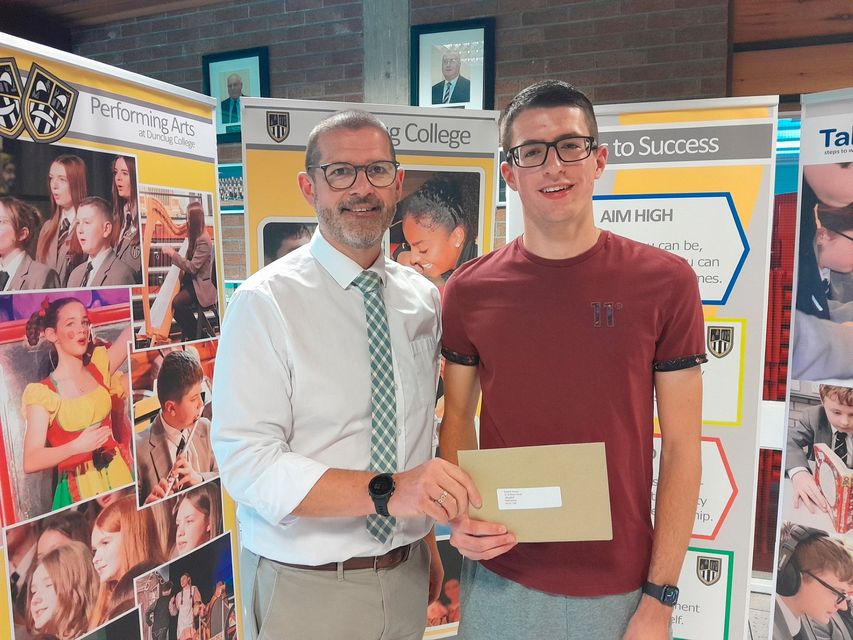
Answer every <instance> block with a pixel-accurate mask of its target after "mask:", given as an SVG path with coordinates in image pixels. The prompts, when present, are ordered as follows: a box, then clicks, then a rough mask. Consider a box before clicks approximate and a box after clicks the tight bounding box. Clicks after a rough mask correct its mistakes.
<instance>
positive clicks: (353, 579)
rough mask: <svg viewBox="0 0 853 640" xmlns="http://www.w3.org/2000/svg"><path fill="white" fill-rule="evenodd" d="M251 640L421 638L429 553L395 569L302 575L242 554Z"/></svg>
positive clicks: (421, 550)
mask: <svg viewBox="0 0 853 640" xmlns="http://www.w3.org/2000/svg"><path fill="white" fill-rule="evenodd" d="M240 584H241V591H242V596H243V597H242V599H241V600H242V604H243V637H244V639H245V640H338V639H340V640H421V638H423V635H424V629H425V627H426V608H427V599H428V597H429V595H428V590H429V550H428V548H427V546H426V544H425V543H424V542H423V541H421V542H418V543H415V545H414V546H413V548H412V551H411V553H410V554H409V559H408V560H407V561H406V562H404V563H402V564H400V565H398V566H396V567H394V568H393V569H380V570H379V571H374V570H373V569H359V570H355V571H342V570H338V571H313V570H310V569H294V568H292V567H286V566H283V565H281V564H278V563H276V562H274V561H272V560H267V559H266V558H261V557H259V556H257V555H255V554H254V553H252V552H251V551H249V550H248V549H241V551H240Z"/></svg>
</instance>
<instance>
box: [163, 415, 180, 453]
mask: <svg viewBox="0 0 853 640" xmlns="http://www.w3.org/2000/svg"><path fill="white" fill-rule="evenodd" d="M160 422H162V423H163V430H164V431H165V432H166V438H167V439H168V440H169V442H171V443H172V444H173V445H175V446H176V447H177V446H178V445H179V444H180V442H181V438H183V437H184V432H183V431H181V430H180V429H175V427H173V426H172V425H170V424H169V423H168V422H166V418H165V417H164V416H163V412H162V411H161V412H160Z"/></svg>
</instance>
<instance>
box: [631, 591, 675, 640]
mask: <svg viewBox="0 0 853 640" xmlns="http://www.w3.org/2000/svg"><path fill="white" fill-rule="evenodd" d="M670 620H672V607H667V606H666V605H664V604H662V603H661V602H659V601H657V600H655V599H654V598H651V597H649V596H642V597H641V598H640V604H639V606H638V607H637V610H636V611H635V612H634V615H633V616H631V620H630V622H628V628H627V629H626V630H625V636H624V638H623V640H668V639H669V623H670Z"/></svg>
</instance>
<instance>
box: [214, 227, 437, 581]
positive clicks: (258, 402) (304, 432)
mask: <svg viewBox="0 0 853 640" xmlns="http://www.w3.org/2000/svg"><path fill="white" fill-rule="evenodd" d="M371 270H372V271H375V272H376V273H378V274H379V276H380V277H381V279H382V282H383V296H384V299H385V306H386V309H387V313H388V326H389V332H390V336H391V345H392V351H393V361H394V380H395V383H396V389H397V469H398V470H399V471H404V470H407V469H411V468H413V467H415V466H417V465H419V464H422V463H423V462H426V461H427V460H430V459H431V458H432V457H433V455H434V451H435V442H436V434H435V421H434V417H433V416H434V407H435V391H436V384H437V381H438V352H439V339H440V332H441V330H440V324H439V304H440V299H439V293H438V290H437V289H436V288H435V287H434V286H433V285H432V284H431V283H430V282H429V281H428V280H427V279H426V278H424V277H423V276H422V275H420V274H418V273H417V272H416V271H414V270H413V269H410V268H408V267H405V266H402V265H398V264H397V263H395V262H392V261H390V260H388V259H387V258H385V256H384V255H380V257H379V258H378V259H377V261H376V263H375V264H374V265H373V266H371ZM361 271H362V268H361V267H360V266H359V265H358V264H356V263H355V262H353V261H352V260H350V259H349V258H348V257H346V256H344V255H343V254H341V253H340V252H338V251H337V250H336V249H334V248H333V247H332V246H331V245H330V244H329V243H328V242H326V240H325V239H324V238H323V236H322V235H321V234H320V232H319V231H317V232H315V234H314V236H313V238H312V239H311V242H310V243H309V244H308V245H305V246H303V247H300V248H299V249H297V250H295V251H292V252H291V253H289V254H288V255H287V256H285V257H284V258H282V259H280V260H277V261H275V262H274V263H272V264H270V265H269V266H267V267H265V268H264V269H262V270H260V271H259V272H257V273H256V274H254V275H253V276H251V277H250V278H249V279H248V280H246V282H244V283H243V284H242V285H241V286H240V288H239V289H238V290H237V291H236V292H235V294H234V296H233V297H232V299H231V302H230V303H229V304H228V311H227V313H226V315H225V319H224V322H223V325H222V335H221V337H220V340H219V349H218V351H217V357H216V376H215V377H214V393H213V416H214V418H213V427H212V441H213V449H214V453H215V454H216V458H217V461H218V464H219V470H220V474H221V477H222V481H223V483H224V486H225V488H226V489H227V490H228V493H230V494H231V496H232V497H233V498H234V499H235V500H236V501H237V503H238V507H237V518H238V521H239V524H240V533H241V541H242V544H243V545H245V546H246V548H248V549H249V550H250V551H252V552H254V553H256V554H258V555H261V556H264V557H266V558H270V559H272V560H278V561H281V562H291V563H298V564H310V565H317V564H325V563H327V562H340V561H343V560H346V559H347V558H351V557H356V556H372V555H378V554H382V553H385V552H386V551H389V550H390V549H393V548H395V547H399V546H401V545H404V544H408V543H410V542H414V541H416V540H418V539H420V538H423V537H424V536H425V535H426V533H427V532H428V531H429V529H430V527H431V526H432V520H431V519H429V518H427V517H418V518H408V519H401V518H398V519H397V525H396V527H395V529H394V532H393V534H392V535H391V537H390V538H389V539H388V541H387V542H386V543H385V544H382V543H380V542H377V541H376V539H375V538H374V537H373V536H372V535H371V534H370V533H369V532H368V531H367V528H366V518H365V517H357V518H307V517H297V516H293V515H292V514H291V512H292V511H293V510H294V508H296V507H297V506H298V505H299V503H300V502H301V501H302V500H303V498H305V496H306V495H307V494H308V492H309V491H310V490H311V488H312V487H313V486H314V484H315V483H316V482H317V480H319V478H320V477H321V476H322V475H323V473H325V471H326V470H327V469H329V468H339V469H354V470H367V469H368V467H369V462H370V436H371V428H372V425H371V409H370V356H369V354H368V349H367V322H366V319H365V311H364V299H363V297H362V294H361V292H360V291H359V290H358V289H357V288H355V287H354V286H350V284H351V283H352V281H353V280H354V279H355V278H356V276H358V275H359V274H360V273H361ZM364 490H365V492H366V491H367V486H366V483H365V487H364Z"/></svg>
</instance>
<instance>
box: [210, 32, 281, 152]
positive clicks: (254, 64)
mask: <svg viewBox="0 0 853 640" xmlns="http://www.w3.org/2000/svg"><path fill="white" fill-rule="evenodd" d="M201 64H202V79H203V91H204V93H205V94H206V95H209V96H213V97H214V98H216V102H217V105H216V142H217V144H225V143H229V142H240V117H241V116H240V104H239V103H240V97H241V96H242V97H248V96H252V97H265V98H268V97H269V95H270V62H269V49H268V48H267V47H255V48H252V49H238V50H235V51H226V52H223V53H211V54H207V55H204V56H202V58H201ZM229 83H230V86H229ZM232 94H235V95H232Z"/></svg>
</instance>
